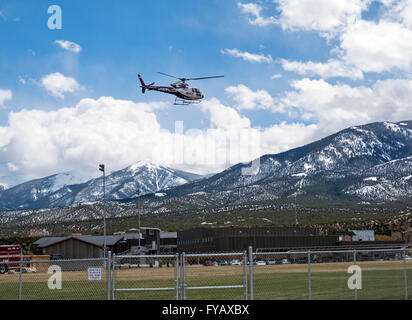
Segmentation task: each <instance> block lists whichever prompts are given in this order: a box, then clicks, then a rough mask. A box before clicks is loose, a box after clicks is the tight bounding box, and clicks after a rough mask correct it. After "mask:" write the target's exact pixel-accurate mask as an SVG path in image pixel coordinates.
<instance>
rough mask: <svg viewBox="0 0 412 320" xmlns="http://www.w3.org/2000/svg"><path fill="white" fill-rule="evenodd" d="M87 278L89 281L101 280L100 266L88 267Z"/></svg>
mask: <svg viewBox="0 0 412 320" xmlns="http://www.w3.org/2000/svg"><path fill="white" fill-rule="evenodd" d="M87 280H89V281H101V280H102V268H88V269H87Z"/></svg>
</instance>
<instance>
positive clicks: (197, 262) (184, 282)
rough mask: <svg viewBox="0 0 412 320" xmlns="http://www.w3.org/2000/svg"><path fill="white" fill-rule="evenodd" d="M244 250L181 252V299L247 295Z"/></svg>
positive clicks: (223, 298)
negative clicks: (198, 252)
mask: <svg viewBox="0 0 412 320" xmlns="http://www.w3.org/2000/svg"><path fill="white" fill-rule="evenodd" d="M247 277H248V274H247V254H246V251H245V252H232V253H206V254H185V253H183V254H182V264H181V287H182V288H181V292H182V293H181V297H182V299H183V300H186V299H190V300H200V299H207V300H241V299H247V297H248V285H247V279H248V278H247Z"/></svg>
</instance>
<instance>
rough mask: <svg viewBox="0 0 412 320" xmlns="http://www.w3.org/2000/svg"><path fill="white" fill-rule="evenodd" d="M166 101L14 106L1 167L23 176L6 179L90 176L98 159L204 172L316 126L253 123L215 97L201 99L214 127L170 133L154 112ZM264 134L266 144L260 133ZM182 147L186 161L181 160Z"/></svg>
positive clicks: (283, 145) (304, 137)
mask: <svg viewBox="0 0 412 320" xmlns="http://www.w3.org/2000/svg"><path fill="white" fill-rule="evenodd" d="M164 105H165V104H164V103H163V104H162V103H135V102H132V101H125V100H116V99H114V98H111V97H101V98H99V99H97V100H94V99H83V100H81V101H80V102H79V103H78V104H77V105H76V106H75V107H72V108H62V109H58V110H55V111H41V110H22V111H19V112H11V113H10V114H9V119H8V124H7V126H4V127H2V126H0V162H1V163H6V164H7V165H6V166H0V177H4V176H6V177H7V176H9V177H10V176H13V177H15V181H14V182H13V183H11V182H10V181H0V183H8V185H13V184H14V183H16V182H22V181H27V180H29V179H34V178H39V177H44V176H47V175H51V174H54V173H57V172H67V171H70V172H72V173H73V174H75V175H76V176H78V177H87V178H88V177H90V172H96V171H97V168H96V166H97V164H98V163H101V162H104V163H105V164H106V166H107V168H108V170H110V171H114V170H119V169H122V168H124V167H126V166H128V165H130V164H132V163H134V162H137V161H139V160H143V159H144V160H150V161H155V162H158V163H163V164H165V165H170V166H172V167H176V168H180V169H184V170H189V171H197V172H199V173H211V172H218V171H220V170H223V169H224V168H226V167H227V166H229V165H233V164H236V163H238V162H245V161H250V160H252V159H254V158H256V157H258V156H260V155H262V154H264V153H274V152H280V151H285V149H288V148H290V147H294V146H297V144H301V143H306V142H309V141H310V139H311V138H312V131H313V130H314V129H313V128H314V126H312V127H306V126H305V125H302V124H291V125H289V124H285V123H283V124H281V125H274V126H272V127H270V128H268V129H256V128H252V127H251V123H250V120H249V119H248V118H246V117H244V116H241V115H239V114H238V112H237V111H236V110H235V109H234V108H232V107H230V106H227V105H223V104H222V103H221V102H220V101H219V100H217V99H211V100H205V101H203V102H202V103H201V104H200V105H199V108H200V110H201V111H203V112H204V113H205V114H207V115H208V116H209V117H210V121H211V125H212V126H211V129H209V130H187V131H185V132H182V133H179V132H169V131H165V130H162V128H161V127H160V125H159V123H158V121H157V118H156V115H155V113H154V112H153V111H154V110H155V109H158V108H160V107H162V106H163V107H164ZM291 132H293V134H290V133H291ZM259 134H260V136H261V137H263V141H261V143H260V141H259V139H254V138H253V136H256V135H259ZM239 135H243V136H246V140H245V141H244V142H242V143H238V144H237V145H236V143H235V145H232V146H231V148H230V149H228V145H227V143H228V137H229V138H230V139H232V138H235V139H234V141H236V136H239ZM294 137H295V138H294ZM176 141H177V142H176ZM231 141H232V140H231ZM257 141H259V143H256V142H257ZM180 146H181V149H180ZM39 150H41V152H39ZM180 150H181V151H182V153H183V158H184V159H181V162H179V158H178V157H177V158H175V155H176V153H177V154H179V152H180ZM228 153H229V154H230V158H229V159H228V158H227V154H228ZM190 159H195V160H196V161H191V162H190V161H189V160H190ZM219 159H220V160H222V161H220V160H219ZM228 161H230V162H228ZM97 174H98V172H97Z"/></svg>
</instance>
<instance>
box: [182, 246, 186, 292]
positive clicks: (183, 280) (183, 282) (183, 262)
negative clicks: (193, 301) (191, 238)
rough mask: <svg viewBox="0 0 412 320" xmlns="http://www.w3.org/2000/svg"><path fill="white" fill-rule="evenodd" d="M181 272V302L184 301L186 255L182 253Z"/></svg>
mask: <svg viewBox="0 0 412 320" xmlns="http://www.w3.org/2000/svg"><path fill="white" fill-rule="evenodd" d="M182 271H183V279H182V291H183V300H186V253H184V252H183V255H182Z"/></svg>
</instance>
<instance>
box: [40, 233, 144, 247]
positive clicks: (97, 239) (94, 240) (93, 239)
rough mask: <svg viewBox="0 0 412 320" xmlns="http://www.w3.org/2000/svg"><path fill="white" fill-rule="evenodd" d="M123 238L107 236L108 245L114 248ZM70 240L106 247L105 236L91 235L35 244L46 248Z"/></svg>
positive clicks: (51, 239)
mask: <svg viewBox="0 0 412 320" xmlns="http://www.w3.org/2000/svg"><path fill="white" fill-rule="evenodd" d="M136 237H137V236H136ZM123 238H124V237H123V235H118V236H106V245H107V246H113V245H115V244H116V243H117V242H119V241H120V240H123ZM69 239H76V240H80V241H84V242H87V243H90V244H92V245H95V246H98V247H103V246H104V236H89V235H84V236H73V235H71V236H67V237H46V238H41V239H39V240H37V241H36V242H35V243H34V244H35V245H37V246H38V247H41V248H46V247H49V246H51V245H53V244H56V243H59V242H62V241H67V240H69Z"/></svg>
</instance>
